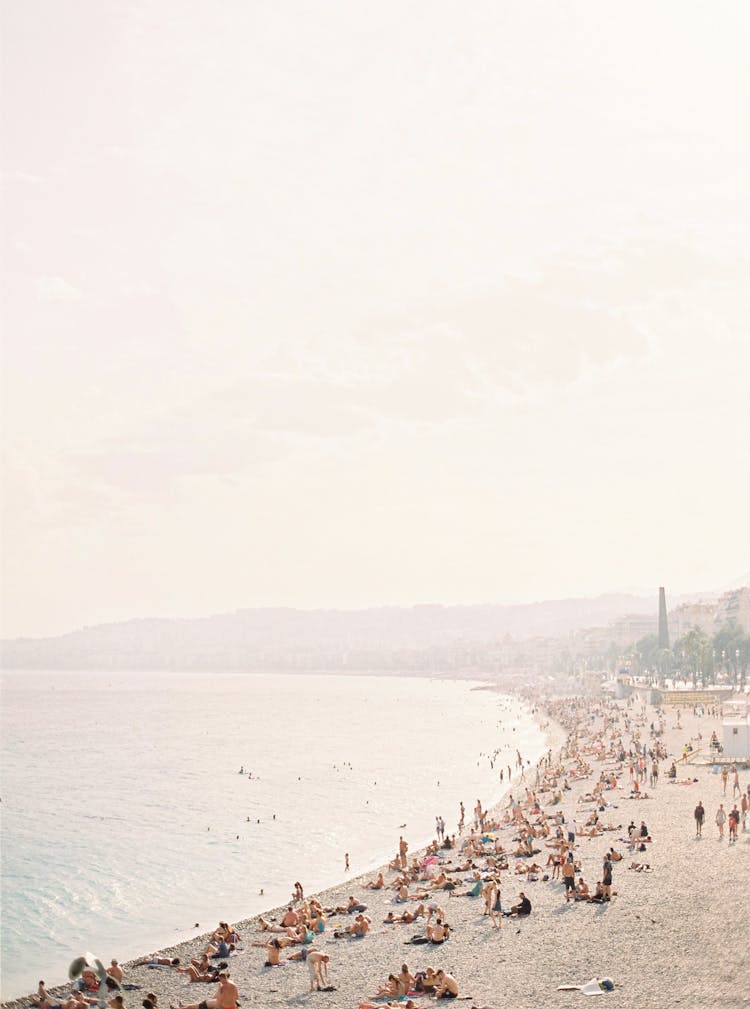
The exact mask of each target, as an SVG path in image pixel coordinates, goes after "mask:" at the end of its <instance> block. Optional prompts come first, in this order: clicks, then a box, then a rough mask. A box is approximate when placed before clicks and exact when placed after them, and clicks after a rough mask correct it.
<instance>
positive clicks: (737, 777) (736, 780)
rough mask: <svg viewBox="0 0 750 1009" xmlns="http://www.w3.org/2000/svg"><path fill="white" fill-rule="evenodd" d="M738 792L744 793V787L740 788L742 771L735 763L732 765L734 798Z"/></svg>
mask: <svg viewBox="0 0 750 1009" xmlns="http://www.w3.org/2000/svg"><path fill="white" fill-rule="evenodd" d="M738 793H739V794H740V795H742V789H741V788H740V772H739V770H738V769H737V765H736V764H733V765H732V798H734V797H735V795H736V794H738Z"/></svg>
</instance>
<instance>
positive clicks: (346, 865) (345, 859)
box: [344, 851, 349, 872]
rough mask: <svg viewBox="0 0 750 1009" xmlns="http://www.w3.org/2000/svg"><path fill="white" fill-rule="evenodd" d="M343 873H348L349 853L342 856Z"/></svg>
mask: <svg viewBox="0 0 750 1009" xmlns="http://www.w3.org/2000/svg"><path fill="white" fill-rule="evenodd" d="M344 872H349V852H348V851H347V852H346V854H345V855H344Z"/></svg>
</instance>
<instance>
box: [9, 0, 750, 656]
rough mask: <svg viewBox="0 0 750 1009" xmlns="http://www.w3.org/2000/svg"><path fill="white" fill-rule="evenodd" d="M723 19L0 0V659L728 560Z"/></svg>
mask: <svg viewBox="0 0 750 1009" xmlns="http://www.w3.org/2000/svg"><path fill="white" fill-rule="evenodd" d="M676 14H679V18H678V20H677V21H676V20H675V15H676ZM748 27H750V11H749V10H748V7H747V6H746V5H742V4H734V5H732V4H728V5H721V7H720V8H716V7H714V6H713V5H706V4H700V3H680V4H679V5H677V4H674V3H666V4H659V5H656V6H654V5H651V4H645V3H629V4H627V5H625V4H620V5H614V4H602V3H600V2H596V3H594V2H590V3H577V4H575V5H572V6H569V5H565V6H561V5H559V4H553V3H538V4H529V5H516V6H512V7H511V6H503V5H500V6H498V5H497V4H496V3H494V2H493V3H488V2H478V3H474V4H472V5H470V6H469V7H468V8H465V7H459V6H458V5H455V4H453V3H445V2H437V3H433V4H429V5H425V4H403V3H392V2H385V3H381V4H378V5H376V6H375V7H371V8H367V7H365V6H363V5H357V4H354V5H352V4H349V3H343V2H332V3H328V4H326V5H324V7H316V6H315V5H312V6H310V5H303V4H298V5H283V4H282V5H261V4H246V3H232V2H226V3H222V4H220V5H218V6H217V7H214V6H213V5H202V4H194V3H185V2H184V0H180V2H162V3H159V4H155V5H154V4H145V3H129V4H126V5H123V4H119V3H114V2H112V0H96V2H93V0H92V2H82V3H77V4H74V5H70V4H65V5H55V4H48V3H41V2H38V0H37V2H35V0H29V2H26V3H23V4H14V5H10V6H8V7H6V10H5V11H4V14H3V34H4V36H5V42H4V58H3V64H4V67H3V73H4V80H5V83H4V91H5V94H6V96H7V98H11V99H12V100H6V101H5V102H4V126H3V136H4V144H3V147H4V152H3V163H4V182H5V191H6V195H5V205H4V217H5V227H4V231H5V233H6V234H5V239H4V249H5V255H4V259H5V270H4V278H5V279H4V284H5V296H4V300H5V307H4V310H3V317H4V327H3V328H4V330H5V349H4V369H3V370H4V378H3V429H4V433H3V460H4V461H3V509H4V510H3V522H2V539H3V544H2V545H3V563H2V576H3V616H2V621H3V622H2V634H3V636H5V637H14V636H17V635H32V636H37V635H47V634H56V633H61V632H65V631H68V630H71V629H73V628H76V627H81V626H83V625H92V624H97V623H100V622H106V621H116V620H126V619H129V618H133V617H145V616H171V617H196V616H202V615H206V614H211V613H219V612H224V611H231V610H234V609H236V608H241V607H253V606H279V605H283V606H299V607H306V608H310V607H344V608H355V607H362V606H373V605H381V604H404V605H411V604H413V603H420V602H442V603H497V602H500V603H508V602H516V601H533V600H539V599H554V598H563V597H567V596H575V597H580V596H587V595H596V594H598V593H601V592H605V591H611V590H618V589H629V588H632V589H635V590H636V591H642V590H644V589H648V590H649V591H653V590H654V589H655V587H656V586H658V585H659V584H665V585H667V586H668V587H669V588H670V590H671V591H672V592H674V593H681V592H693V591H699V590H702V589H715V590H717V591H718V590H720V589H721V588H723V587H724V586H725V585H726V584H727V583H729V582H731V581H732V580H733V579H735V578H736V577H737V575H738V574H739V572H742V571H746V570H747V569H748V567H750V555H749V554H748V543H749V542H750V537H748V522H747V515H748V492H749V491H750V477H749V475H748V473H749V471H748V466H747V459H748V455H749V452H748V450H749V449H750V424H749V423H748V397H747V389H748V375H749V374H750V305H749V303H748V290H749V288H748V284H747V277H748V270H747V267H748V258H747V242H746V236H747V233H748V225H750V220H749V219H748V218H749V215H748V193H747V179H748V177H750V157H749V156H748V155H749V154H750V150H749V145H750V139H749V137H748V131H747V129H746V128H745V126H744V123H745V120H746V116H747V108H748V106H749V105H750V101H749V100H750V70H749V69H748V62H747V54H746V39H747V31H748Z"/></svg>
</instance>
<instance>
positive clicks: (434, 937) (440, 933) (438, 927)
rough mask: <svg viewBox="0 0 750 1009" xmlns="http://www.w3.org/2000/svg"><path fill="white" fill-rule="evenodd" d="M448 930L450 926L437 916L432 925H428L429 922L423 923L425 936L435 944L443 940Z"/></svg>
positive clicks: (448, 932) (447, 934) (446, 936)
mask: <svg viewBox="0 0 750 1009" xmlns="http://www.w3.org/2000/svg"><path fill="white" fill-rule="evenodd" d="M450 932H451V930H450V926H449V925H448V924H447V923H446V922H444V921H443V919H442V918H437V919H436V921H435V924H434V925H430V924H429V922H428V923H427V925H425V933H426V935H427V938H428V939H429V940H430V942H431V943H433V945H435V946H437V945H439V944H440V943H442V942H445V940H446V939H447V938H448V936H449V935H450Z"/></svg>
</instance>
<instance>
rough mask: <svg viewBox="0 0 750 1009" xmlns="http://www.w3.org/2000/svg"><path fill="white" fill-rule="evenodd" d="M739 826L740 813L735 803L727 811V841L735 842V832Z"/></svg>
mask: <svg viewBox="0 0 750 1009" xmlns="http://www.w3.org/2000/svg"><path fill="white" fill-rule="evenodd" d="M739 826H740V811H739V809H737V803H735V804H734V806H733V807H732V808H731V810H730V811H729V840H730V841H736V840H737V831H738V830H739Z"/></svg>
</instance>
